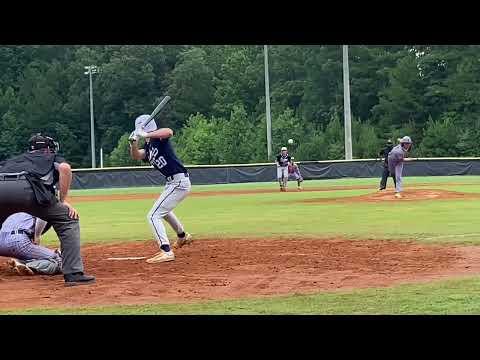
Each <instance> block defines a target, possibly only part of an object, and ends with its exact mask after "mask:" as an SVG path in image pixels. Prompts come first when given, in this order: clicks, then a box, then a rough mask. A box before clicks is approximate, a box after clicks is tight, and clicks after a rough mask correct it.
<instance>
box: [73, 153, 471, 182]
mask: <svg viewBox="0 0 480 360" xmlns="http://www.w3.org/2000/svg"><path fill="white" fill-rule="evenodd" d="M297 164H298V165H299V167H300V171H301V173H302V175H303V177H304V178H305V180H310V179H339V178H371V177H380V176H381V174H382V171H383V161H382V160H381V159H355V160H330V161H301V162H300V161H299V162H297ZM186 167H187V169H188V172H189V174H190V179H191V182H192V184H194V185H204V184H229V183H248V182H271V181H275V180H276V166H275V164H273V163H258V164H228V165H189V166H186ZM404 173H405V176H449V175H480V158H477V157H471V158H411V159H408V161H406V162H405V169H404ZM164 183H165V179H164V177H163V176H162V175H161V174H160V173H159V172H158V171H157V170H155V169H153V168H152V167H151V166H134V167H111V168H102V169H75V170H73V182H72V189H101V188H125V187H138V186H158V185H163V184H164Z"/></svg>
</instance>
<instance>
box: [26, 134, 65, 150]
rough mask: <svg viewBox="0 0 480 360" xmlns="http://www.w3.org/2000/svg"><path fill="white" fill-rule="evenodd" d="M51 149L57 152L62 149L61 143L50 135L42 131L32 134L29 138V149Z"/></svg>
mask: <svg viewBox="0 0 480 360" xmlns="http://www.w3.org/2000/svg"><path fill="white" fill-rule="evenodd" d="M47 148H48V149H50V152H52V153H56V152H57V151H58V150H59V149H60V145H59V143H58V142H57V141H55V140H54V139H53V138H51V137H50V136H46V135H42V134H41V133H38V134H35V135H32V136H31V137H30V139H29V140H28V150H29V151H35V150H41V149H47Z"/></svg>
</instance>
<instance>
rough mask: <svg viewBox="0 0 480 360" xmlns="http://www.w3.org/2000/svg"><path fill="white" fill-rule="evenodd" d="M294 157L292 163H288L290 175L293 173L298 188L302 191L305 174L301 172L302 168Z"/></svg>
mask: <svg viewBox="0 0 480 360" xmlns="http://www.w3.org/2000/svg"><path fill="white" fill-rule="evenodd" d="M294 159H295V158H294V157H293V156H292V157H291V163H290V164H289V165H288V175H289V176H290V175H293V176H294V177H295V180H297V190H298V191H302V182H303V176H302V174H301V173H300V168H299V167H298V165H297V164H296V163H295V161H293V160H294Z"/></svg>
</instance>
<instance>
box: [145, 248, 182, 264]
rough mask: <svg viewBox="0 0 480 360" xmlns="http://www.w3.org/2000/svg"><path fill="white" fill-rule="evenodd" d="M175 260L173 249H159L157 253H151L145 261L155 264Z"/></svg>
mask: <svg viewBox="0 0 480 360" xmlns="http://www.w3.org/2000/svg"><path fill="white" fill-rule="evenodd" d="M173 260H175V255H174V254H173V251H169V252H166V251H163V250H160V251H159V252H158V253H156V254H155V255H153V257H151V258H150V259H147V263H149V264H157V263H162V262H167V261H173Z"/></svg>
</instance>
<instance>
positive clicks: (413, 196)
mask: <svg viewBox="0 0 480 360" xmlns="http://www.w3.org/2000/svg"><path fill="white" fill-rule="evenodd" d="M454 199H461V200H473V199H477V200H478V199H480V194H473V193H469V194H467V193H462V192H458V191H449V190H438V189H435V190H433V189H408V190H406V191H404V192H402V198H400V199H397V198H396V197H395V192H394V191H393V190H387V191H377V192H374V193H370V194H365V195H359V196H349V197H341V198H321V199H315V198H313V199H304V200H300V201H301V202H304V203H332V202H337V203H338V202H349V203H351V202H375V203H376V202H382V201H396V202H403V201H420V200H454Z"/></svg>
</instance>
